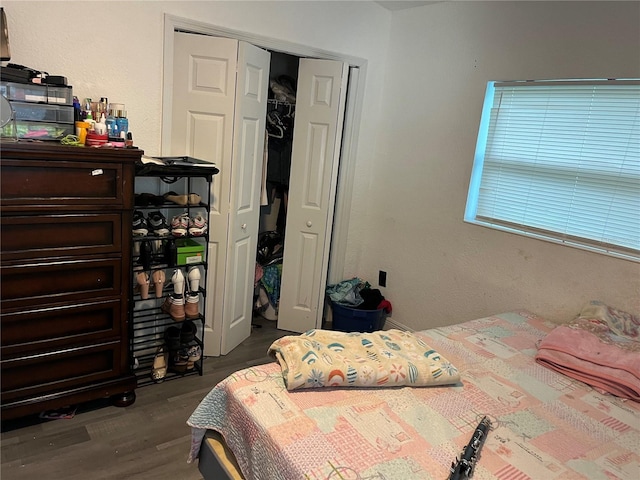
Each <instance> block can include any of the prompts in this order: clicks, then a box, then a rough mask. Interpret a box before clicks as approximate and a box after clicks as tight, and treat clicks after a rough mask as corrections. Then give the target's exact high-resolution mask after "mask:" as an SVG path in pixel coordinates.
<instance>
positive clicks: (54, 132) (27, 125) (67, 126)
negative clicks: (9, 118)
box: [2, 120, 74, 140]
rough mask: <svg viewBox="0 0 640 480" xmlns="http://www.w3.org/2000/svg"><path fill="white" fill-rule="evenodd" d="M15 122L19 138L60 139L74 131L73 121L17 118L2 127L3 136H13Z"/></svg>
mask: <svg viewBox="0 0 640 480" xmlns="http://www.w3.org/2000/svg"><path fill="white" fill-rule="evenodd" d="M14 123H15V128H16V136H17V137H18V138H29V139H32V140H60V139H62V138H63V137H65V136H67V135H72V134H73V133H74V125H73V123H48V122H28V121H23V120H16V121H15V122H9V123H8V124H7V125H5V126H4V128H3V129H2V136H3V137H13V136H14V132H13V126H14Z"/></svg>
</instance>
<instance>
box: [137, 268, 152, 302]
mask: <svg viewBox="0 0 640 480" xmlns="http://www.w3.org/2000/svg"><path fill="white" fill-rule="evenodd" d="M136 282H138V288H139V289H140V298H141V299H143V300H146V299H147V298H149V275H148V274H147V272H138V273H137V274H136Z"/></svg>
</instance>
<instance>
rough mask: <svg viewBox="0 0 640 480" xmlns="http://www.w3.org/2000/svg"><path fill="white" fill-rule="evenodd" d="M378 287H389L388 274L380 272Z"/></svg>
mask: <svg viewBox="0 0 640 480" xmlns="http://www.w3.org/2000/svg"><path fill="white" fill-rule="evenodd" d="M378 285H380V286H381V287H386V286H387V272H385V271H384V270H380V271H379V272H378Z"/></svg>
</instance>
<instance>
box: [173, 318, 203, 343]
mask: <svg viewBox="0 0 640 480" xmlns="http://www.w3.org/2000/svg"><path fill="white" fill-rule="evenodd" d="M174 328H175V327H174ZM197 332H198V327H196V324H195V323H193V322H192V321H191V320H185V321H184V323H183V324H182V327H180V344H181V345H189V344H190V343H191V342H193V340H194V339H195V338H196V333H197Z"/></svg>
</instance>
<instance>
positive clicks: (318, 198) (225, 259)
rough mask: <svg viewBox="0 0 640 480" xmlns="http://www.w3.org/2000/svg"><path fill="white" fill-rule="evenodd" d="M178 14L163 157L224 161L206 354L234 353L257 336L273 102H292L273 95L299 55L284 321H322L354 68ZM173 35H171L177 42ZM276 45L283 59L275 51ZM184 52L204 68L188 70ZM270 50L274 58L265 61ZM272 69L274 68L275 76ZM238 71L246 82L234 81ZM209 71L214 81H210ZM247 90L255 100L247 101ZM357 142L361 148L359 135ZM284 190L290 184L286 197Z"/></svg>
mask: <svg viewBox="0 0 640 480" xmlns="http://www.w3.org/2000/svg"><path fill="white" fill-rule="evenodd" d="M173 20H174V25H173V28H171V29H170V30H171V31H169V29H167V31H166V32H165V34H166V35H165V52H166V53H171V57H170V58H169V57H167V56H165V92H164V93H165V94H164V103H163V155H193V156H198V157H199V158H204V159H206V160H211V161H214V162H216V163H217V164H218V166H219V167H220V169H221V173H220V174H219V175H217V176H216V178H215V179H214V185H213V187H212V194H213V204H212V208H211V212H212V215H211V222H210V246H209V262H210V265H209V269H208V270H209V272H211V275H210V276H209V278H207V290H208V292H212V293H211V294H208V295H212V296H213V297H214V298H213V302H211V301H208V302H207V305H212V308H211V309H210V310H209V311H207V312H206V324H207V326H206V328H205V349H206V350H205V354H207V355H218V354H226V353H228V352H229V351H230V350H231V349H233V348H234V347H235V346H236V345H237V344H238V343H240V342H241V341H242V340H244V338H246V337H247V336H248V335H249V334H250V321H251V317H252V310H253V303H254V302H253V292H254V290H253V280H254V273H255V259H256V250H257V229H258V225H259V219H258V215H259V203H260V192H259V187H260V185H261V184H262V154H263V151H264V143H263V142H264V140H265V136H264V132H265V130H266V131H268V129H267V128H266V126H267V123H266V117H267V111H266V109H267V108H268V105H267V103H271V104H272V105H271V106H274V107H276V109H275V110H276V111H277V110H278V109H281V107H284V109H285V110H287V112H286V113H289V112H288V109H289V108H290V107H291V105H287V103H286V100H285V101H282V103H281V104H278V103H277V102H273V101H271V102H268V101H267V98H268V97H269V96H270V97H273V93H272V94H271V95H268V94H267V92H268V91H269V90H268V82H269V80H270V79H274V78H278V77H280V76H283V75H286V74H281V73H280V72H279V71H278V70H279V68H280V67H277V65H279V64H281V63H282V61H285V62H287V61H289V62H292V61H293V62H294V63H295V62H299V69H298V72H297V73H298V76H299V78H298V80H299V81H298V82H297V84H298V86H297V92H296V99H295V101H296V102H295V103H297V104H298V105H297V108H296V111H295V119H296V125H302V126H303V127H297V128H295V129H294V137H295V138H293V146H292V155H293V157H292V158H293V160H292V169H291V173H290V178H291V181H290V185H289V191H288V195H286V198H287V199H288V202H287V205H288V208H287V217H286V227H285V229H284V230H285V232H284V233H285V235H284V236H285V242H284V243H285V245H286V248H285V253H284V259H283V268H282V271H283V276H282V290H281V291H282V295H281V297H280V312H279V316H278V327H279V328H282V329H286V330H293V331H300V332H301V331H306V330H308V329H309V328H317V327H320V326H321V321H322V310H323V306H324V293H323V292H324V288H325V286H326V283H327V277H328V275H327V271H328V264H329V245H330V243H331V232H332V230H331V229H332V226H333V224H334V222H335V220H336V219H335V218H334V202H335V197H336V189H337V177H338V159H339V157H340V154H341V143H340V140H341V135H342V132H343V121H344V118H345V99H346V92H347V88H346V86H347V79H348V72H349V66H348V64H347V63H346V62H339V61H328V60H318V59H307V58H300V55H296V54H295V52H293V53H288V54H284V53H281V52H275V51H273V52H268V51H267V50H266V49H265V50H262V49H260V48H259V47H256V46H255V45H251V44H245V42H243V41H238V40H236V39H230V38H228V37H226V36H225V37H219V36H218V35H211V32H206V35H207V36H206V37H203V35H202V32H197V31H196V32H189V33H187V32H185V31H184V30H185V27H184V26H181V27H180V28H178V26H177V25H175V21H177V20H176V19H173ZM167 23H171V22H167ZM192 27H193V26H192ZM197 27H198V28H196V30H198V29H199V30H202V26H197ZM188 30H190V29H188ZM213 33H217V32H213ZM169 34H170V35H169ZM169 36H170V40H171V41H170V42H167V39H168V38H169ZM176 38H178V39H179V41H176ZM185 38H187V45H188V46H187V50H189V48H192V49H193V52H187V53H186V54H185V51H184V46H180V43H179V42H182V41H183V40H184V39H185ZM189 38H191V40H190V41H191V43H189ZM210 42H213V43H210ZM167 43H168V45H167ZM183 43H184V42H183ZM205 43H210V44H211V45H214V44H215V45H218V44H220V45H222V47H221V48H222V49H223V50H224V49H227V50H228V52H227V53H222V54H219V53H214V54H212V55H210V56H208V54H204V53H203V51H202V50H198V48H197V47H198V46H199V45H201V44H205ZM254 43H256V42H254ZM234 45H235V47H234ZM167 47H170V48H167ZM174 48H175V51H174ZM234 48H235V49H237V52H238V53H237V55H236V53H235V51H234V50H233V49H234ZM214 50H215V48H209V49H208V50H207V51H211V52H213V51H214ZM247 51H248V52H253V53H252V55H253V54H255V53H256V52H257V55H258V57H255V58H253V59H248V60H247V59H244V58H243V57H244V53H242V52H247ZM271 53H272V54H273V57H274V59H275V62H274V61H271V59H269V56H270V54H271ZM181 55H182V56H185V55H186V56H188V57H189V59H190V61H191V62H192V63H198V62H199V63H200V66H199V67H198V68H195V69H191V67H188V65H187V68H185V64H182V63H181V60H180V58H181V57H180V56H181ZM260 55H262V56H261V57H260ZM265 58H267V59H269V63H270V65H266V66H265ZM194 59H195V60H194ZM167 60H169V61H167ZM236 60H237V62H238V64H237V66H236V65H235V64H234V62H236ZM242 62H246V63H242ZM167 64H168V65H170V66H171V71H169V72H168V70H169V69H168V68H167ZM271 65H274V66H273V67H271ZM227 67H228V68H227ZM272 68H273V73H274V74H273V75H270V73H269V72H270V70H271V69H272ZM236 70H237V71H238V82H239V83H238V84H237V85H234V81H235V79H234V75H235V71H236ZM201 75H207V76H208V77H209V79H208V80H206V81H203V79H202V78H200V76H201ZM288 76H289V77H293V76H292V75H288ZM179 77H184V78H183V79H182V80H180V78H179ZM240 82H245V83H240ZM167 85H170V86H171V89H172V90H169V89H168V88H167ZM197 90H209V91H208V92H206V93H208V94H209V95H208V96H209V97H212V98H214V99H217V100H220V99H222V104H224V106H223V107H222V108H218V107H211V108H209V109H208V107H206V106H205V105H204V103H203V102H202V101H200V100H199V99H197V101H196V102H195V103H192V104H191V105H186V104H188V103H189V101H188V100H187V101H185V100H184V99H183V98H182V93H181V92H183V91H188V92H191V93H193V92H192V91H197ZM196 93H198V92H196ZM200 93H202V92H200ZM196 97H197V95H196ZM245 97H246V98H245ZM247 98H248V99H249V104H254V105H253V107H251V108H248V107H246V106H242V105H244V104H245V103H246V99H247ZM272 100H275V99H273V98H272ZM288 103H294V102H291V101H289V102H288ZM301 106H302V108H301ZM329 107H330V108H329ZM247 108H248V109H247ZM261 109H262V110H261ZM246 112H251V113H250V114H248V115H246ZM282 113H285V112H282ZM291 113H293V112H291ZM300 122H302V123H300ZM198 132H199V133H198ZM198 135H199V137H198ZM198 138H199V139H198ZM349 145H350V148H349V152H352V151H353V148H354V147H353V146H354V140H353V138H350V139H349ZM343 153H344V152H343ZM258 157H260V158H259V159H260V162H257V160H258ZM296 159H298V160H296ZM343 173H344V167H343ZM225 174H226V175H225ZM283 194H284V191H283V190H281V195H280V198H281V201H282V200H284V198H285V196H284V195H283ZM272 206H273V205H272ZM256 207H258V208H256ZM342 214H343V215H344V212H342ZM241 216H244V218H241ZM292 227H293V228H292ZM263 229H264V225H263ZM345 234H346V231H345Z"/></svg>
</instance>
